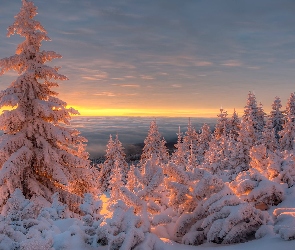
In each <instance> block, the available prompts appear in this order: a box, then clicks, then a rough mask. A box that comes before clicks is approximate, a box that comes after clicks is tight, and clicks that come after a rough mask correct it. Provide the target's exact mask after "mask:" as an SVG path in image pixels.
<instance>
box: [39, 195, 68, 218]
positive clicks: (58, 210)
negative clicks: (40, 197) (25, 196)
mask: <svg viewBox="0 0 295 250" xmlns="http://www.w3.org/2000/svg"><path fill="white" fill-rule="evenodd" d="M51 199H52V203H51V206H50V207H45V208H43V209H42V210H41V211H40V214H41V215H42V214H45V213H48V214H49V216H50V219H52V220H58V219H65V218H68V217H69V210H68V206H67V205H66V204H63V203H61V202H60V201H59V194H58V193H55V194H53V195H52V198H51Z"/></svg>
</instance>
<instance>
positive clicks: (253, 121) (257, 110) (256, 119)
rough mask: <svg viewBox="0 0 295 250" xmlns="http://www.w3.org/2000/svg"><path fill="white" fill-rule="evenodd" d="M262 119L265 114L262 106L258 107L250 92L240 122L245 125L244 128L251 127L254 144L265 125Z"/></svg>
mask: <svg viewBox="0 0 295 250" xmlns="http://www.w3.org/2000/svg"><path fill="white" fill-rule="evenodd" d="M264 117H265V113H264V111H263V108H262V105H261V104H260V105H259V106H258V105H257V102H256V97H255V95H254V94H253V93H252V92H249V94H248V99H247V105H246V106H245V109H244V115H243V117H242V120H243V123H244V124H246V126H252V127H253V132H251V133H252V135H251V137H253V139H254V143H255V142H256V141H257V140H259V139H260V138H261V134H262V130H263V128H264V124H265V122H264ZM241 129H242V128H241ZM243 129H244V128H243ZM249 132H250V131H249Z"/></svg>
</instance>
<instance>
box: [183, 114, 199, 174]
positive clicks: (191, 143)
mask: <svg viewBox="0 0 295 250" xmlns="http://www.w3.org/2000/svg"><path fill="white" fill-rule="evenodd" d="M198 136H199V135H198V133H197V132H196V130H195V128H194V127H193V126H192V124H191V120H190V119H189V122H188V126H187V131H186V132H185V134H184V136H183V141H182V146H183V152H184V157H185V159H186V170H187V171H191V170H193V169H194V168H195V167H196V166H197V165H198V162H197V158H196V156H197V153H198V147H197V144H198Z"/></svg>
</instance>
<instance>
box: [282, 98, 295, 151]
mask: <svg viewBox="0 0 295 250" xmlns="http://www.w3.org/2000/svg"><path fill="white" fill-rule="evenodd" d="M285 113H286V116H285V123H284V125H283V129H282V130H281V131H280V132H279V136H280V147H281V149H282V150H293V149H294V148H295V141H294V140H295V93H291V95H290V97H289V99H288V102H287V105H286V111H285Z"/></svg>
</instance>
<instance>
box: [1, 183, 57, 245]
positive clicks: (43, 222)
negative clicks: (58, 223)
mask: <svg viewBox="0 0 295 250" xmlns="http://www.w3.org/2000/svg"><path fill="white" fill-rule="evenodd" d="M52 222H53V221H52V220H51V219H50V216H49V215H48V214H46V213H45V212H44V211H41V212H40V214H39V215H38V209H37V206H36V205H35V204H34V203H33V202H31V201H30V200H28V199H26V198H25V197H24V196H23V194H22V192H21V190H20V189H15V191H14V193H13V194H12V195H11V197H10V198H9V199H8V201H7V203H6V204H5V205H4V207H3V210H2V215H0V249H52V246H53V242H54V238H53V234H54V233H55V234H56V233H59V229H58V228H57V227H55V226H54V225H53V223H52Z"/></svg>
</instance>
